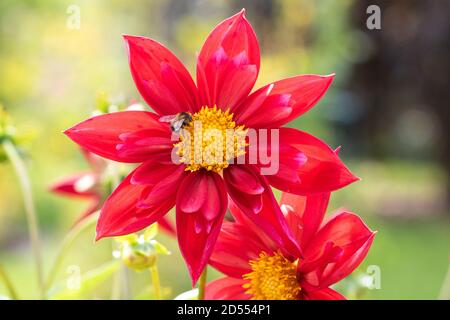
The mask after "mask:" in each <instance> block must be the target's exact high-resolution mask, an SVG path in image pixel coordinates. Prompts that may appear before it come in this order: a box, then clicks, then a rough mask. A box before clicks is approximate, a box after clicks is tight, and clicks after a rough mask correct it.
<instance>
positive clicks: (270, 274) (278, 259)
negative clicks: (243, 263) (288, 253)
mask: <svg viewBox="0 0 450 320" xmlns="http://www.w3.org/2000/svg"><path fill="white" fill-rule="evenodd" d="M250 266H251V267H252V272H250V273H247V274H245V275H243V276H242V277H243V279H244V280H248V282H247V283H245V284H244V285H243V287H244V289H247V290H246V291H245V292H246V293H247V294H250V295H252V296H253V297H252V300H296V299H298V296H299V294H300V291H301V287H300V285H299V283H298V280H297V262H291V261H289V260H288V259H286V258H285V257H283V255H282V254H281V253H279V252H276V253H275V254H274V255H272V256H270V255H268V254H267V253H265V252H262V253H261V254H260V255H259V257H258V259H256V260H251V261H250Z"/></svg>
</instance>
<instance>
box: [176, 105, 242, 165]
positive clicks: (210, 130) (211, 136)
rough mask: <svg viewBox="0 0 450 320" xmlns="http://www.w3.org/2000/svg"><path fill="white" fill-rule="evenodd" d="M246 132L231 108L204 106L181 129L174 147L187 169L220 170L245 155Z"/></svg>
mask: <svg viewBox="0 0 450 320" xmlns="http://www.w3.org/2000/svg"><path fill="white" fill-rule="evenodd" d="M246 134H247V129H245V128H244V126H236V123H235V122H234V121H233V114H232V113H230V112H229V110H227V111H222V110H221V109H219V108H217V107H216V106H214V107H213V108H209V107H202V108H201V109H200V111H198V112H196V113H194V114H193V115H192V121H190V122H189V124H187V125H185V126H184V128H183V129H182V130H181V131H180V141H179V142H178V143H176V144H175V147H176V148H177V155H178V156H179V157H180V162H182V163H185V164H186V169H185V170H186V171H197V170H200V169H206V170H208V171H211V170H212V171H215V172H218V173H220V172H221V171H222V170H223V169H225V168H227V167H228V166H229V164H230V162H232V160H233V159H235V158H237V157H239V156H241V155H244V154H245V147H246V145H247V144H246V142H245V136H246Z"/></svg>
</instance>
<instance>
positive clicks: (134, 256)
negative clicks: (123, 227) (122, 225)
mask: <svg viewBox="0 0 450 320" xmlns="http://www.w3.org/2000/svg"><path fill="white" fill-rule="evenodd" d="M157 233H158V225H157V224H156V223H154V224H153V225H151V226H150V227H149V228H147V230H146V231H145V232H144V233H143V234H141V235H137V234H129V235H127V236H122V237H117V238H116V240H117V242H118V243H119V245H120V250H119V254H118V257H120V258H121V259H122V261H123V262H124V263H125V265H126V266H127V267H129V268H130V269H133V270H135V271H144V270H147V269H150V268H152V267H153V266H154V265H155V263H156V260H157V256H158V254H164V255H169V254H170V252H169V251H168V250H167V248H166V247H165V246H163V245H162V244H161V243H159V242H158V241H156V240H154V239H153V238H154V237H155V236H156V235H157Z"/></svg>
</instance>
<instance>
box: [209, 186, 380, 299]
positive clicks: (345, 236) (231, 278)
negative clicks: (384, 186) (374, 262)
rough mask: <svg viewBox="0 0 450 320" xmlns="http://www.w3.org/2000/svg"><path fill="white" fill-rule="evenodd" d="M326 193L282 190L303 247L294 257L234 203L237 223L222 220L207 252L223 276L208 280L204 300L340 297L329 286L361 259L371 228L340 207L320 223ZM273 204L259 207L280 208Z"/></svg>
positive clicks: (284, 205) (286, 211)
mask: <svg viewBox="0 0 450 320" xmlns="http://www.w3.org/2000/svg"><path fill="white" fill-rule="evenodd" d="M329 196H330V195H329V194H327V193H325V194H318V195H314V196H308V197H304V196H297V195H292V194H286V193H284V194H283V196H282V199H281V209H282V210H283V211H284V214H285V216H286V220H287V223H288V225H289V229H290V231H291V232H292V234H293V235H294V237H295V239H296V241H297V243H298V244H299V246H300V247H301V249H302V251H303V255H302V256H298V255H297V253H296V252H293V251H291V250H290V248H288V247H284V246H279V245H277V239H273V237H271V236H270V235H267V234H266V233H265V232H264V231H263V230H261V228H259V227H258V226H257V225H255V224H254V223H253V222H252V221H250V220H249V219H248V217H246V216H245V215H244V214H243V213H242V212H241V211H240V210H239V208H237V207H236V206H235V205H233V204H232V205H231V206H230V210H231V212H232V214H233V216H234V217H235V218H236V222H225V223H224V225H223V227H222V231H221V233H220V236H219V239H218V241H217V243H216V247H215V249H214V252H213V254H212V256H211V261H210V263H211V265H212V266H214V267H215V268H217V269H218V270H219V271H221V272H223V273H224V274H225V275H226V277H224V278H221V279H218V280H215V281H213V282H211V283H209V284H208V285H207V287H206V298H207V299H217V300H226V299H237V300H247V299H257V300H298V299H300V300H303V299H305V300H340V299H344V297H343V296H342V295H341V294H340V293H338V292H337V291H335V290H333V289H331V288H330V286H331V285H333V284H334V283H336V282H338V281H340V280H342V279H343V278H345V277H346V276H348V275H349V274H350V273H351V272H352V271H353V270H354V269H355V268H356V267H357V266H358V265H359V264H360V263H361V262H362V260H363V259H364V257H365V256H366V254H367V252H368V251H369V248H370V246H371V244H372V241H373V238H374V236H375V232H373V231H372V230H370V229H369V228H368V227H367V226H366V225H365V224H364V222H363V221H362V219H361V218H360V217H358V216H357V215H355V214H354V213H351V212H347V211H340V212H338V213H337V214H335V215H334V216H333V217H332V218H331V219H329V220H328V221H327V222H326V223H322V220H323V217H324V215H325V210H326V208H327V205H328V200H329ZM281 209H280V208H279V207H277V206H272V207H267V208H264V209H263V211H266V210H268V211H273V210H281Z"/></svg>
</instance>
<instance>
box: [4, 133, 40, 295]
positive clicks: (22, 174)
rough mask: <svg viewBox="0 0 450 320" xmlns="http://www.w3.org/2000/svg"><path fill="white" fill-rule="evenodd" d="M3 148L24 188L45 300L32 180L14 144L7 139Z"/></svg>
mask: <svg viewBox="0 0 450 320" xmlns="http://www.w3.org/2000/svg"><path fill="white" fill-rule="evenodd" d="M3 148H4V150H5V152H6V154H7V156H8V158H9V160H10V161H11V164H12V165H13V167H14V170H15V171H16V174H17V177H18V179H19V183H20V187H21V188H22V194H23V202H24V205H25V212H26V216H27V222H28V233H29V236H30V241H31V248H32V250H33V255H34V260H35V265H36V273H37V280H38V287H39V291H40V296H41V297H42V298H44V297H45V290H44V276H43V269H42V254H41V240H40V237H39V223H38V218H37V214H36V210H35V208H34V202H33V195H32V192H31V183H30V178H29V176H28V172H27V168H26V166H25V163H24V162H23V160H22V158H21V157H20V155H19V153H18V152H17V149H16V147H15V146H14V145H13V143H12V142H11V141H10V140H7V139H6V140H4V141H3Z"/></svg>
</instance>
